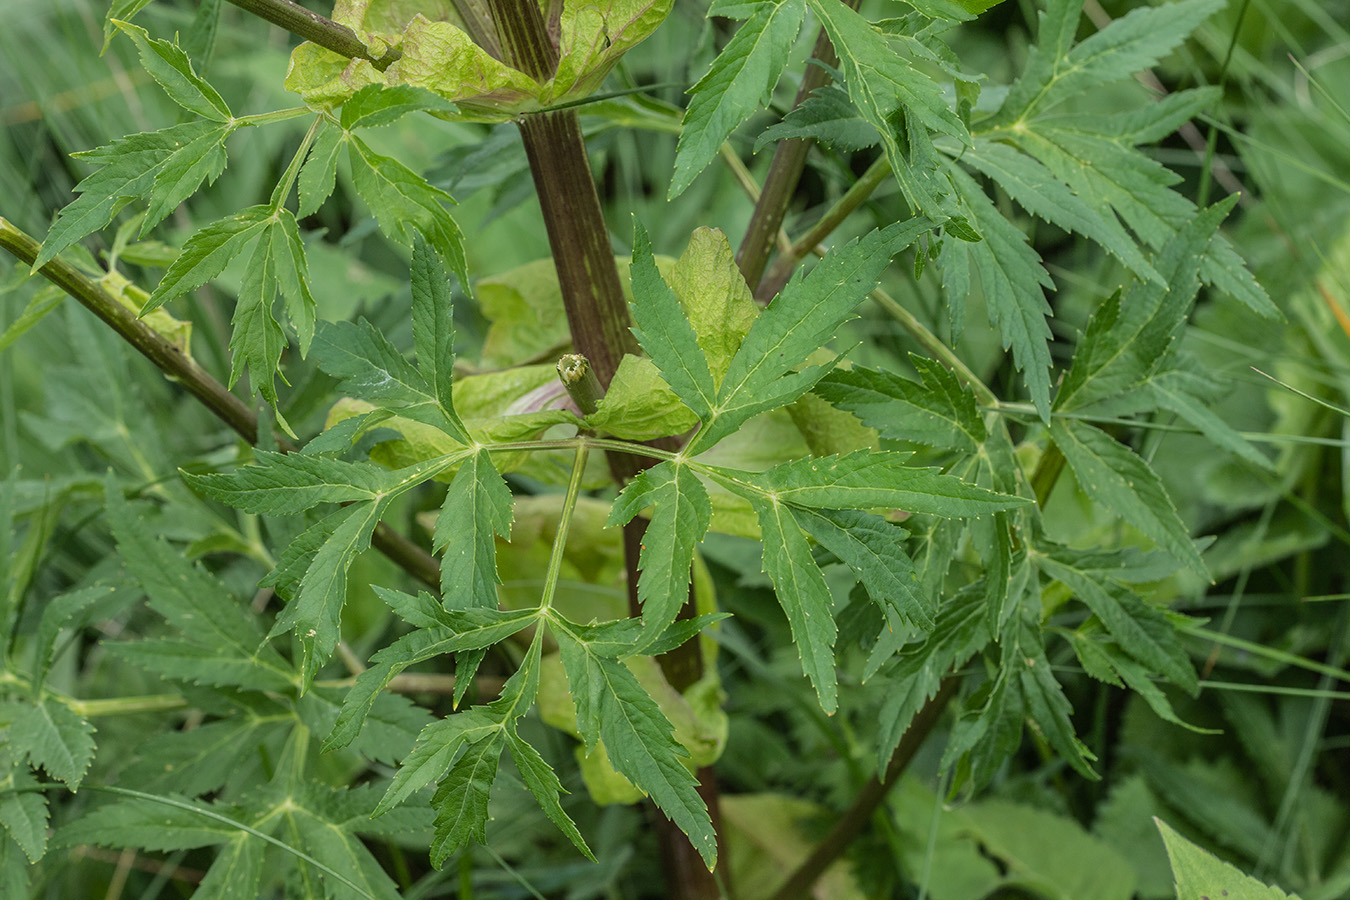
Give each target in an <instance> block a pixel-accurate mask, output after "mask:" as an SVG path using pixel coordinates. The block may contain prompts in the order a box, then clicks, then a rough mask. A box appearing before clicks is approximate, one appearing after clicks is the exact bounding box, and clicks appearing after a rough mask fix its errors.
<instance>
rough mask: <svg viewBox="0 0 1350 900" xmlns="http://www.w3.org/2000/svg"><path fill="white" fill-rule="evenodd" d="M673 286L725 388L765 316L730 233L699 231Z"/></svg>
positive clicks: (673, 272) (717, 379)
mask: <svg viewBox="0 0 1350 900" xmlns="http://www.w3.org/2000/svg"><path fill="white" fill-rule="evenodd" d="M670 286H671V288H672V289H673V290H674V291H675V294H676V296H678V297H679V298H680V305H681V306H682V307H684V313H685V315H686V316H688V317H689V324H690V325H692V326H693V328H694V334H695V335H697V337H698V346H699V349H700V350H702V351H703V355H704V357H705V358H706V359H707V360H708V368H709V369H710V370H711V371H712V377H713V385H714V386H715V387H720V386H721V384H722V379H723V378H725V377H726V374H727V369H728V368H729V367H730V366H731V360H732V358H733V357H735V355H736V351H737V350H739V349H740V347H741V342H742V341H744V340H745V336H746V335H747V334H749V333H750V329H751V328H752V327H753V326H754V324H755V319H756V318H758V317H759V312H760V309H759V305H758V304H757V303H755V298H754V295H753V294H751V293H750V286H749V285H747V284H746V283H745V276H744V275H742V274H741V270H740V268H738V267H737V265H736V254H735V252H734V251H733V250H732V249H731V242H730V241H728V240H727V236H726V233H725V232H723V231H721V230H720V229H716V228H695V229H694V233H693V234H691V235H689V245H688V246H687V247H685V250H684V253H682V254H680V258H679V259H678V260H676V261H675V268H674V269H673V270H671V272H670ZM611 389H612V385H611Z"/></svg>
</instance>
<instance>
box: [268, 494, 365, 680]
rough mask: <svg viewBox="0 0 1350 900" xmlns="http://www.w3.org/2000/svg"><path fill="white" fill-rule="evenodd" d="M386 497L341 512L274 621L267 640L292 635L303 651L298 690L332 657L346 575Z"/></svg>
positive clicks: (342, 602) (361, 549)
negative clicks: (292, 595) (287, 634)
mask: <svg viewBox="0 0 1350 900" xmlns="http://www.w3.org/2000/svg"><path fill="white" fill-rule="evenodd" d="M388 505H389V498H387V497H386V498H383V499H380V500H368V501H366V502H363V503H353V504H352V505H351V506H348V507H345V508H343V509H342V510H340V511H339V512H338V513H337V514H336V516H337V520H336V523H335V524H336V527H335V528H334V529H333V533H332V535H331V536H330V537H329V538H328V540H327V541H326V542H324V544H323V546H321V547H320V548H319V550H318V552H317V553H315V554H314V558H313V560H312V561H311V562H310V564H309V567H308V568H307V569H306V570H305V574H304V577H303V578H302V579H301V581H300V586H299V588H298V589H297V590H296V592H295V596H294V597H293V598H292V599H291V601H290V602H289V603H287V604H286V606H285V608H284V609H282V611H281V615H279V616H278V617H277V620H276V623H275V624H274V625H273V626H272V631H271V632H270V633H269V634H268V637H276V636H277V635H281V634H285V633H286V632H288V631H295V633H296V638H297V640H298V641H299V642H300V648H301V651H302V656H303V660H302V666H301V670H300V675H301V688H302V690H307V689H308V688H309V686H310V684H311V683H313V681H314V676H315V675H317V674H318V671H319V667H320V666H321V665H323V664H324V663H325V662H326V661H327V660H328V657H330V656H331V655H332V654H333V649H334V648H335V647H337V642H338V638H339V637H340V623H341V619H342V607H343V604H345V603H346V602H347V570H348V569H349V568H350V567H351V564H352V561H353V560H354V559H355V558H356V556H357V554H359V553H361V552H362V551H364V550H365V549H366V548H368V547H369V546H370V535H371V533H372V532H374V531H375V526H376V525H378V524H379V523H380V519H381V518H382V517H383V515H384V511H385V508H386V507H387V506H388Z"/></svg>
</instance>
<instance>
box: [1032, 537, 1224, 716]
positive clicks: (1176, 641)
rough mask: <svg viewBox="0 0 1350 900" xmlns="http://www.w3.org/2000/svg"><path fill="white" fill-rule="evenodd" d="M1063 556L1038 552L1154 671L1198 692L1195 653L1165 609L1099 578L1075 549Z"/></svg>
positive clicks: (1047, 568) (1044, 564)
mask: <svg viewBox="0 0 1350 900" xmlns="http://www.w3.org/2000/svg"><path fill="white" fill-rule="evenodd" d="M1064 555H1065V556H1066V557H1067V558H1066V559H1064V560H1061V559H1058V558H1056V557H1055V556H1052V555H1049V554H1041V555H1038V556H1037V562H1038V565H1039V566H1040V567H1041V570H1042V571H1043V572H1045V573H1046V574H1047V575H1049V576H1050V577H1051V578H1054V579H1055V580H1057V581H1061V582H1063V583H1064V584H1065V585H1067V586H1068V587H1069V588H1072V589H1073V592H1074V594H1075V595H1076V596H1077V597H1078V599H1079V600H1081V601H1082V602H1083V604H1084V605H1086V606H1087V608H1088V609H1090V610H1092V613H1093V615H1095V616H1096V617H1097V618H1098V619H1100V620H1101V622H1102V624H1103V625H1104V626H1106V630H1107V631H1108V632H1109V633H1110V634H1111V636H1112V637H1113V638H1115V639H1116V642H1117V643H1118V644H1120V646H1121V647H1122V648H1123V649H1124V650H1125V651H1126V652H1127V653H1129V654H1130V655H1131V656H1133V657H1134V658H1135V659H1136V660H1138V661H1139V662H1140V663H1142V664H1143V665H1144V666H1145V667H1146V668H1147V669H1148V671H1150V672H1154V673H1156V674H1158V675H1161V676H1162V677H1164V678H1166V679H1167V680H1168V681H1171V682H1172V683H1173V684H1175V685H1177V686H1179V687H1181V688H1182V689H1183V690H1185V691H1186V692H1187V693H1189V694H1192V695H1194V694H1195V693H1196V692H1198V691H1199V690H1200V685H1199V681H1198V679H1197V677H1196V674H1195V669H1194V668H1193V667H1192V666H1191V660H1190V656H1189V655H1188V654H1187V653H1186V650H1185V648H1184V647H1182V645H1181V640H1180V638H1179V637H1178V636H1177V633H1176V629H1174V628H1173V627H1172V625H1171V623H1170V622H1168V620H1167V617H1166V616H1164V615H1163V612H1162V610H1159V609H1157V608H1155V607H1152V606H1149V605H1148V604H1146V603H1144V601H1143V600H1141V599H1140V598H1139V596H1138V595H1137V594H1135V593H1134V592H1133V591H1131V590H1129V589H1128V588H1125V587H1123V586H1121V585H1118V584H1113V583H1111V582H1106V581H1098V580H1097V579H1095V578H1093V577H1091V576H1090V575H1089V574H1088V573H1087V572H1085V571H1083V570H1081V569H1079V568H1077V567H1076V566H1075V565H1074V564H1073V562H1074V561H1073V556H1072V554H1071V552H1070V551H1067V550H1066V551H1064Z"/></svg>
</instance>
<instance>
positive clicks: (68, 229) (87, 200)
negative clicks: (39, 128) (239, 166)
mask: <svg viewBox="0 0 1350 900" xmlns="http://www.w3.org/2000/svg"><path fill="white" fill-rule="evenodd" d="M221 129H222V126H220V125H218V124H216V123H214V122H187V123H184V124H182V125H174V126H172V127H170V128H165V129H163V130H161V131H151V132H146V133H144V134H132V135H128V136H127V137H124V138H120V139H119V140H116V141H113V142H112V143H111V144H107V145H105V146H103V147H99V148H97V149H95V150H88V151H85V152H83V153H79V154H76V155H77V157H78V158H80V159H84V160H87V161H88V162H89V163H91V164H92V165H94V166H96V167H97V168H96V169H95V170H94V171H93V172H91V173H90V174H89V175H88V176H86V177H85V178H84V179H83V180H82V181H80V183H79V184H77V185H76V186H75V192H76V193H78V194H79V195H80V196H79V197H78V198H77V199H76V200H75V201H74V202H73V203H71V204H69V205H68V206H66V207H65V208H64V209H62V210H61V211H60V212H59V213H58V214H57V217H56V221H55V222H54V223H53V224H52V227H51V230H50V231H48V232H47V238H46V240H45V241H43V243H42V249H41V250H40V251H39V252H38V256H37V259H36V260H35V261H34V263H33V267H34V268H35V269H38V268H41V267H42V266H44V265H46V264H47V263H48V262H50V261H51V260H52V259H54V258H55V257H56V255H57V254H58V253H60V252H61V251H63V250H65V249H66V248H67V247H69V246H70V245H71V244H74V243H75V242H76V241H78V240H79V239H80V238H82V237H84V236H85V235H87V234H92V233H93V232H95V231H98V230H99V229H100V228H103V227H105V226H106V225H107V224H108V223H109V222H111V221H112V217H113V216H114V215H115V214H116V213H117V211H118V210H119V209H121V208H122V207H123V206H124V205H126V203H127V202H128V201H131V200H138V199H140V198H142V197H149V196H151V194H152V193H153V192H154V191H155V185H156V179H157V178H158V177H159V175H160V172H161V171H162V170H163V169H164V167H165V165H166V163H167V162H168V161H169V160H170V159H178V160H179V161H180V164H184V165H185V170H186V168H187V166H186V164H187V163H189V162H190V161H191V160H192V159H193V157H191V156H189V155H188V154H187V153H186V152H185V148H187V147H194V148H199V147H200V144H199V143H198V142H199V141H200V140H201V139H202V138H203V136H205V135H212V134H221ZM221 140H223V137H222V138H221ZM199 171H202V172H203V177H205V174H206V173H209V171H210V169H209V168H207V169H205V170H201V169H200V167H199ZM184 177H185V176H184ZM184 177H179V178H176V179H173V181H172V186H173V187H174V189H175V190H185V189H186V181H185V180H184ZM169 187H170V186H169V185H167V183H166V185H165V186H162V187H161V190H168V189H169ZM192 190H196V185H194V186H193V187H192ZM192 190H187V191H186V193H187V194H190V193H192ZM184 196H186V194H184ZM169 212H172V209H165V210H163V213H164V215H167V214H168V213H169ZM160 218H161V219H162V218H163V216H160ZM156 221H157V220H156ZM154 224H156V222H151V221H150V220H149V218H148V217H147V219H146V220H145V222H144V223H143V226H144V227H151V226H153V225H154Z"/></svg>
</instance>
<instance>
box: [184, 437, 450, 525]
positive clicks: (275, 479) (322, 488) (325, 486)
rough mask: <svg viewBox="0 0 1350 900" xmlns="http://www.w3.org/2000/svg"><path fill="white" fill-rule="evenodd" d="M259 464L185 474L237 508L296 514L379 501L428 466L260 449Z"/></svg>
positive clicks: (208, 493)
mask: <svg viewBox="0 0 1350 900" xmlns="http://www.w3.org/2000/svg"><path fill="white" fill-rule="evenodd" d="M253 457H254V460H255V461H256V462H257V463H258V465H253V466H241V467H239V468H238V469H235V470H234V471H233V472H231V473H229V474H223V473H218V474H212V475H193V474H191V473H188V472H184V473H183V478H184V480H185V481H187V483H188V484H190V485H191V486H192V487H193V488H194V489H196V490H198V491H201V492H202V493H203V494H205V495H206V496H208V497H210V498H212V499H213V500H219V501H221V502H222V503H228V504H229V505H230V506H233V507H234V508H235V509H239V510H243V511H244V512H248V513H256V514H259V515H271V516H275V515H295V514H296V513H302V512H304V511H305V510H308V509H313V508H314V507H316V506H318V505H319V504H320V503H349V502H354V501H361V500H378V499H380V498H381V497H383V496H384V495H386V494H389V493H391V492H393V491H395V490H398V489H399V488H400V487H404V486H406V485H407V484H408V483H409V481H410V480H418V481H420V480H421V479H422V478H423V477H425V476H426V475H427V471H428V470H427V468H426V466H425V464H424V465H422V466H410V467H409V468H406V469H395V470H392V471H391V470H389V469H386V468H383V467H382V466H377V465H375V464H374V463H368V462H348V461H347V460H341V459H332V458H330V457H326V456H305V455H303V454H297V453H273V452H271V451H268V450H255V451H254V452H253Z"/></svg>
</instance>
